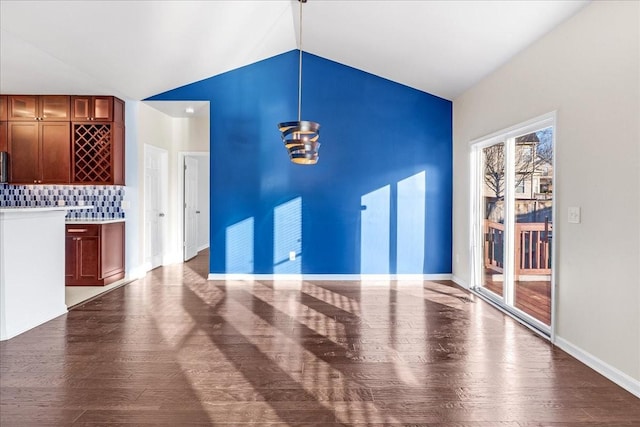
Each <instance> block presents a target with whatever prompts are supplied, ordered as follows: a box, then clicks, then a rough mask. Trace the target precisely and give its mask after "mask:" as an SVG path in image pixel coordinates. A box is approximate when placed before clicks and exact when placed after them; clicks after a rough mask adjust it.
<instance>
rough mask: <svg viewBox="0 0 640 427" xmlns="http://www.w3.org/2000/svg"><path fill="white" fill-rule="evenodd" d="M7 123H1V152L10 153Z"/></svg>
mask: <svg viewBox="0 0 640 427" xmlns="http://www.w3.org/2000/svg"><path fill="white" fill-rule="evenodd" d="M7 132H8V130H7V122H3V121H0V151H8V150H9V145H8V141H7Z"/></svg>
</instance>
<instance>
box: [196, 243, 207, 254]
mask: <svg viewBox="0 0 640 427" xmlns="http://www.w3.org/2000/svg"><path fill="white" fill-rule="evenodd" d="M208 247H209V244H208V243H205V244H204V245H201V246H198V252H200V251H203V250H205V249H207V248H208Z"/></svg>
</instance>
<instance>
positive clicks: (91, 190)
mask: <svg viewBox="0 0 640 427" xmlns="http://www.w3.org/2000/svg"><path fill="white" fill-rule="evenodd" d="M124 193H125V187H121V186H117V185H111V186H109V185H82V186H80V185H78V186H73V185H12V184H0V207H25V208H27V207H44V206H57V205H58V203H59V201H60V200H63V201H64V204H65V205H67V206H78V205H83V204H84V205H86V206H92V207H93V209H81V210H72V211H69V212H68V213H67V218H69V219H116V218H124V211H123V210H122V207H121V205H122V200H123V199H124Z"/></svg>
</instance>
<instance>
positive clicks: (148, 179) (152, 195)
mask: <svg viewBox="0 0 640 427" xmlns="http://www.w3.org/2000/svg"><path fill="white" fill-rule="evenodd" d="M167 170H168V155H167V152H166V151H165V150H162V149H160V148H156V147H153V146H150V145H145V150H144V206H145V221H144V223H145V228H144V261H145V266H146V268H147V270H151V269H154V268H156V267H159V266H161V265H162V259H163V257H164V252H165V251H164V242H165V235H164V234H165V229H166V227H165V206H166V192H167V189H166V179H165V178H164V177H166V171H167Z"/></svg>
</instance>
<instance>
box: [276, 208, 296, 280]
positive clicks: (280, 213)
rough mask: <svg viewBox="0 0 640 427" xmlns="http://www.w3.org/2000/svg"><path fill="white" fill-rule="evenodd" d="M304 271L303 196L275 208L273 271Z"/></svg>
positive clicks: (290, 272) (284, 272) (278, 272)
mask: <svg viewBox="0 0 640 427" xmlns="http://www.w3.org/2000/svg"><path fill="white" fill-rule="evenodd" d="M301 272H302V197H296V198H295V199H293V200H290V201H288V202H286V203H282V204H280V205H278V206H276V208H275V209H274V210H273V273H274V274H300V273H301Z"/></svg>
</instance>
